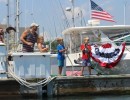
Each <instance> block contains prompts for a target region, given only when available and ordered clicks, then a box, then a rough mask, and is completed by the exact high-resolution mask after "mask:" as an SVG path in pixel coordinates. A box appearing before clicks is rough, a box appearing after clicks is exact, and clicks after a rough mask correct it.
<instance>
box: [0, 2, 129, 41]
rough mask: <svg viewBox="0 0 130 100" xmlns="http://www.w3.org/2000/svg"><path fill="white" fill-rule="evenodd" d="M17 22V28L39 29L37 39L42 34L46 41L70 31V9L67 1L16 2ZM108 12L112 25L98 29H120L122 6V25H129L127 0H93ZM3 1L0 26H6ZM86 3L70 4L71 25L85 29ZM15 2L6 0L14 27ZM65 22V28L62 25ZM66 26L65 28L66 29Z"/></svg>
mask: <svg viewBox="0 0 130 100" xmlns="http://www.w3.org/2000/svg"><path fill="white" fill-rule="evenodd" d="M19 1H20V3H19V4H20V6H19V12H20V15H19V18H20V26H21V27H25V28H26V27H29V26H30V24H31V23H33V22H35V23H37V24H39V25H40V27H39V29H40V35H43V32H44V33H45V34H44V35H45V38H46V40H50V39H53V38H55V37H61V36H62V34H61V33H62V31H63V30H64V29H66V28H67V27H72V26H73V23H72V12H71V11H66V9H67V8H72V3H71V2H70V0H19ZM93 1H94V2H95V3H96V4H98V5H99V6H100V7H102V8H103V9H104V10H105V11H107V12H109V13H110V14H111V15H112V16H113V17H114V20H115V21H116V23H112V22H107V21H101V25H123V24H124V5H125V8H126V10H125V11H126V21H125V24H126V25H129V24H130V6H129V5H130V0H93ZM6 4H7V0H0V12H1V14H0V23H1V24H6V23H7V5H6ZM90 12H91V9H90V0H74V16H75V17H74V24H75V26H85V25H87V22H88V20H89V19H90ZM15 18H16V0H9V24H10V25H11V26H13V27H15ZM66 21H68V23H69V24H67V23H66ZM68 25H69V26H68Z"/></svg>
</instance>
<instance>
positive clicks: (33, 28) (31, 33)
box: [20, 23, 39, 52]
mask: <svg viewBox="0 0 130 100" xmlns="http://www.w3.org/2000/svg"><path fill="white" fill-rule="evenodd" d="M38 27H39V25H38V24H36V23H32V24H31V25H30V29H28V30H25V31H24V32H23V33H22V35H21V37H20V40H21V41H22V42H23V51H24V52H34V45H35V43H36V42H37V38H38V34H37V29H38Z"/></svg>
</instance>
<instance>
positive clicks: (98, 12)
mask: <svg viewBox="0 0 130 100" xmlns="http://www.w3.org/2000/svg"><path fill="white" fill-rule="evenodd" d="M90 1H91V10H92V12H91V18H94V19H100V20H106V21H110V22H115V21H114V20H113V16H111V15H110V14H109V13H108V12H106V11H104V10H103V9H102V8H101V7H100V6H98V5H97V4H96V3H95V2H93V1H92V0H90Z"/></svg>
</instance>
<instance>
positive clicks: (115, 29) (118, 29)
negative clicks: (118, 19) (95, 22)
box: [62, 25, 130, 35]
mask: <svg viewBox="0 0 130 100" xmlns="http://www.w3.org/2000/svg"><path fill="white" fill-rule="evenodd" d="M92 30H101V31H103V32H104V33H122V32H124V30H125V31H130V25H113V26H86V27H71V28H68V29H66V30H64V31H63V32H62V34H63V35H65V34H71V33H75V34H76V33H83V32H85V33H91V32H92Z"/></svg>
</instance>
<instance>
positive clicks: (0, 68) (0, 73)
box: [0, 43, 7, 78]
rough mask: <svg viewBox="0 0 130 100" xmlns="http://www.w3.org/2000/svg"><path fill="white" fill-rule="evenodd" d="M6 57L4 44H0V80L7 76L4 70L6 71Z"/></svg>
mask: <svg viewBox="0 0 130 100" xmlns="http://www.w3.org/2000/svg"><path fill="white" fill-rule="evenodd" d="M6 56H7V51H6V45H5V44H4V43H0V78H7V75H6V69H7V61H6Z"/></svg>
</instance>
